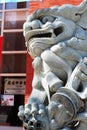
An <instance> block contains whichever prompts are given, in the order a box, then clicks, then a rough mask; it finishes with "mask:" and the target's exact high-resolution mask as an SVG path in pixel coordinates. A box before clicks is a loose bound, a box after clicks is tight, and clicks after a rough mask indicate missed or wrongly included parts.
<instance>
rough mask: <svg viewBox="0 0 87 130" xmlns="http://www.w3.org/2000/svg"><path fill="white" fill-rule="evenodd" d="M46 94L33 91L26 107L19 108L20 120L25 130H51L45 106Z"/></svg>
mask: <svg viewBox="0 0 87 130" xmlns="http://www.w3.org/2000/svg"><path fill="white" fill-rule="evenodd" d="M45 97H46V94H45V92H42V91H40V90H36V89H33V92H32V93H31V96H30V98H29V100H28V102H27V104H26V105H25V106H20V107H19V113H18V116H19V118H20V119H21V120H22V121H23V124H24V129H25V130H38V129H39V130H43V129H47V130H49V119H48V113H47V110H46V107H45V105H44V99H45Z"/></svg>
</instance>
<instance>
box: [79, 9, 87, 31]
mask: <svg viewBox="0 0 87 130" xmlns="http://www.w3.org/2000/svg"><path fill="white" fill-rule="evenodd" d="M77 24H78V25H80V26H81V27H82V28H84V29H87V10H86V11H85V12H84V13H83V14H82V15H81V18H80V20H79V21H78V22H77Z"/></svg>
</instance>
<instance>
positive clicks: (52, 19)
mask: <svg viewBox="0 0 87 130" xmlns="http://www.w3.org/2000/svg"><path fill="white" fill-rule="evenodd" d="M54 19H55V18H54V17H52V16H46V17H43V18H42V20H41V21H42V23H46V22H53V21H54Z"/></svg>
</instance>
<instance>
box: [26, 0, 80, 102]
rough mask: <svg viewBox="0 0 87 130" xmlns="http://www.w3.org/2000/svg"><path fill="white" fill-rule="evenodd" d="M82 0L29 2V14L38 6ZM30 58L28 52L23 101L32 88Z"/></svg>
mask: <svg viewBox="0 0 87 130" xmlns="http://www.w3.org/2000/svg"><path fill="white" fill-rule="evenodd" d="M81 2H82V0H42V2H30V5H29V14H30V13H32V12H33V11H34V10H37V9H40V8H47V7H51V6H54V5H58V6H60V5H62V4H73V5H78V4H79V3H81ZM31 62H32V59H31V58H30V56H29V54H27V66H26V73H27V76H26V95H25V102H26V101H27V98H28V97H29V95H30V93H31V90H32V78H33V68H32V63H31Z"/></svg>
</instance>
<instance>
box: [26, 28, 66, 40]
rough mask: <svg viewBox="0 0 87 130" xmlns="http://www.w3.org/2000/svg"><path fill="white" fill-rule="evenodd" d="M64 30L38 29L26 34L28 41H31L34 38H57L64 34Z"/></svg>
mask: <svg viewBox="0 0 87 130" xmlns="http://www.w3.org/2000/svg"><path fill="white" fill-rule="evenodd" d="M63 31H64V28H63V27H62V26H60V27H57V28H52V29H48V28H47V29H37V30H31V31H28V32H27V34H26V41H30V40H31V39H33V38H56V37H57V36H58V35H60V34H61V33H63Z"/></svg>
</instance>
